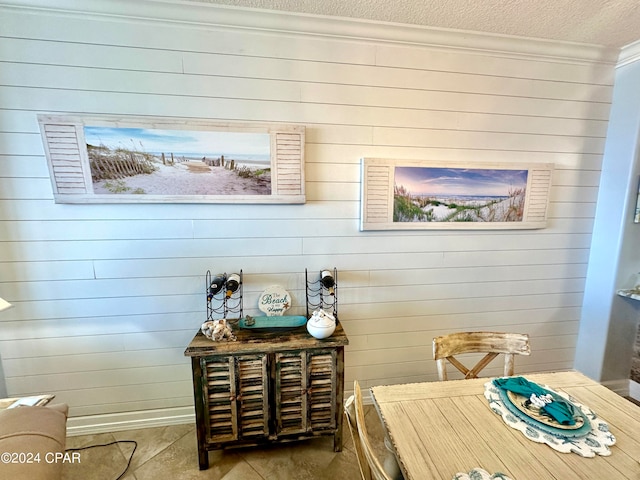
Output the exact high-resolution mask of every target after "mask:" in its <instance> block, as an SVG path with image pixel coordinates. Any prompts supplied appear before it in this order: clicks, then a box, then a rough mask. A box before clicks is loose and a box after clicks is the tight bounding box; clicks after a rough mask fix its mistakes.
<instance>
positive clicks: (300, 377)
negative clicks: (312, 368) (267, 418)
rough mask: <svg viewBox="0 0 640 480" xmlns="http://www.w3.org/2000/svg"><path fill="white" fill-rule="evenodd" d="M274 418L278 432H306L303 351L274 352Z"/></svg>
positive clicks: (305, 376)
mask: <svg viewBox="0 0 640 480" xmlns="http://www.w3.org/2000/svg"><path fill="white" fill-rule="evenodd" d="M275 369H276V376H275V378H276V388H275V390H276V391H275V397H276V398H275V400H276V402H275V403H276V419H277V433H278V434H284V435H286V434H289V433H291V434H294V433H302V432H306V431H307V428H308V423H307V396H306V383H307V382H306V378H307V361H306V355H305V353H304V352H300V353H276V354H275Z"/></svg>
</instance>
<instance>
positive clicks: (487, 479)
mask: <svg viewBox="0 0 640 480" xmlns="http://www.w3.org/2000/svg"><path fill="white" fill-rule="evenodd" d="M451 480H511V479H510V478H509V477H507V476H506V475H505V474H504V473H500V472H496V473H494V474H493V475H492V474H490V473H489V472H487V471H486V470H484V469H482V468H474V469H473V470H471V471H470V472H469V473H464V472H460V473H456V474H455V475H454V476H453V478H452V479H451Z"/></svg>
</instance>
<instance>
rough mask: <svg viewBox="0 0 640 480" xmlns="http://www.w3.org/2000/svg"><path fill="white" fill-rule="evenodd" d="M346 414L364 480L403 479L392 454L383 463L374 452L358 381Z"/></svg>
mask: <svg viewBox="0 0 640 480" xmlns="http://www.w3.org/2000/svg"><path fill="white" fill-rule="evenodd" d="M344 414H345V417H346V420H347V422H346V423H347V425H348V426H349V431H350V432H351V438H352V440H353V446H354V448H355V451H356V457H357V458H358V465H359V467H360V475H361V476H362V480H398V479H402V473H401V472H400V468H399V467H398V464H397V462H396V460H395V457H394V456H393V454H392V453H391V452H389V458H387V459H386V460H385V461H384V463H381V462H380V460H379V459H378V457H377V456H376V454H375V452H374V451H373V447H372V445H371V441H370V440H369V434H368V432H367V425H366V423H365V420H364V408H363V405H362V391H361V390H360V385H359V384H358V381H357V380H356V381H354V382H353V395H351V396H350V397H349V398H348V399H347V400H346V401H345V404H344Z"/></svg>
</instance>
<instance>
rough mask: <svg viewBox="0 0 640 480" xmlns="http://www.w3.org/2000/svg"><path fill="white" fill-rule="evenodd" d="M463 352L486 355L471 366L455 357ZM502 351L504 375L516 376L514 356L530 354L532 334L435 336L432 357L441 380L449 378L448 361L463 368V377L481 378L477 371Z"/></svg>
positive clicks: (500, 333)
mask: <svg viewBox="0 0 640 480" xmlns="http://www.w3.org/2000/svg"><path fill="white" fill-rule="evenodd" d="M463 353H486V355H485V356H484V357H483V358H482V359H481V360H480V361H479V362H478V363H477V364H476V365H475V367H473V368H471V369H469V368H467V367H465V366H464V365H463V364H462V363H461V362H460V361H459V360H458V359H456V358H455V357H454V355H460V354H463ZM500 354H504V375H505V376H511V375H513V371H514V366H513V365H514V356H515V355H530V354H531V349H530V347H529V336H528V335H526V334H520V333H506V332H459V333H450V334H449V335H442V336H440V337H436V338H434V339H433V358H434V359H435V361H436V366H437V367H438V377H439V378H440V380H447V379H448V378H447V368H446V364H447V361H448V362H449V363H451V364H452V365H453V366H454V367H456V368H457V369H458V370H460V371H461V372H462V373H463V374H464V378H478V373H480V371H481V370H482V369H483V368H484V367H486V366H487V365H488V364H489V363H490V362H491V361H492V360H493V359H494V358H496V357H497V356H498V355H500Z"/></svg>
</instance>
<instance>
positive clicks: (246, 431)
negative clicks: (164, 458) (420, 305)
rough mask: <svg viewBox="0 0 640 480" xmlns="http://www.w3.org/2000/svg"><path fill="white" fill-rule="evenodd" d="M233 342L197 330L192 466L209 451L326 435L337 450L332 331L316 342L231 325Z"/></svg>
mask: <svg viewBox="0 0 640 480" xmlns="http://www.w3.org/2000/svg"><path fill="white" fill-rule="evenodd" d="M233 330H234V333H235V334H236V336H237V341H235V342H213V341H211V340H209V339H208V338H207V337H205V336H204V335H203V334H202V333H201V332H198V333H197V334H196V336H195V337H194V338H193V340H192V341H191V343H190V344H189V346H188V347H187V349H186V350H185V352H184V354H185V355H186V356H188V357H191V367H192V372H193V392H194V398H195V410H196V426H197V434H198V461H199V464H200V469H201V470H205V469H207V468H209V457H208V452H209V450H215V449H220V448H224V447H225V446H232V445H258V444H261V443H269V442H284V441H292V440H299V439H304V438H310V437H314V436H318V435H333V448H334V450H335V451H336V452H339V451H341V450H342V417H343V401H344V346H345V345H347V344H348V343H349V340H348V339H347V336H346V335H345V333H344V330H343V329H342V325H341V324H340V323H339V322H338V325H337V327H336V331H335V332H334V334H333V335H332V336H331V337H329V338H326V339H323V340H317V339H315V338H313V337H312V336H311V335H309V334H308V333H307V331H306V329H305V328H304V327H300V328H298V329H296V330H294V331H289V332H284V333H282V332H278V331H275V332H274V331H269V332H256V331H254V330H243V329H240V328H237V326H234V328H233Z"/></svg>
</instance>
